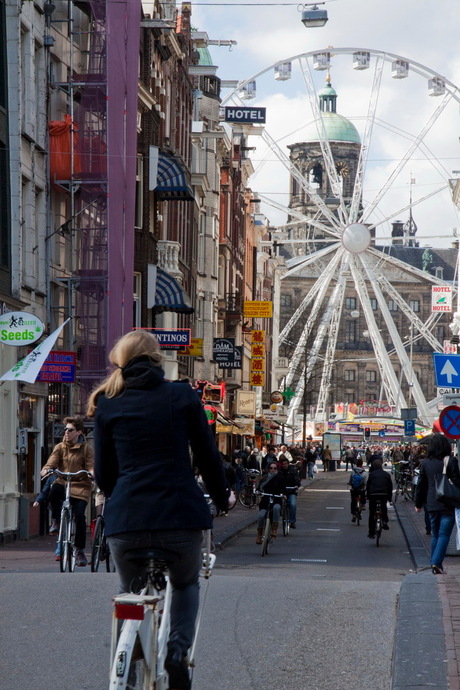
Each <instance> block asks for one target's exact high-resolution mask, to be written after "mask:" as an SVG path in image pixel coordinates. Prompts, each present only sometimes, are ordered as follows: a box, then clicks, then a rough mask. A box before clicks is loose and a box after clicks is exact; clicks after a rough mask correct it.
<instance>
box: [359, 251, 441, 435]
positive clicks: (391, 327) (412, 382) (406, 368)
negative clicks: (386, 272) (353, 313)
mask: <svg viewBox="0 0 460 690" xmlns="http://www.w3.org/2000/svg"><path fill="white" fill-rule="evenodd" d="M360 259H361V262H362V264H363V267H364V269H365V271H366V273H367V276H368V279H369V281H370V283H371V285H372V287H373V290H374V294H375V296H376V298H377V302H378V304H379V307H380V311H381V313H382V316H383V319H384V321H385V324H386V327H387V329H388V333H389V335H390V337H391V340H392V342H393V344H394V346H395V350H396V354H397V356H398V359H399V361H400V364H401V370H402V372H403V373H404V376H405V378H406V380H407V383H408V385H409V390H411V391H412V395H413V397H414V400H415V403H416V405H417V409H418V412H419V417H420V419H421V420H422V422H423V423H424V424H426V425H427V426H429V425H430V423H431V414H430V410H429V408H428V405H427V402H426V400H425V396H424V394H423V391H422V389H421V387H420V384H419V382H418V379H417V377H416V376H415V375H414V372H413V369H412V366H411V363H410V361H409V358H408V356H407V352H406V349H405V347H404V344H403V342H402V340H401V337H400V335H399V332H398V329H397V328H396V325H395V323H394V321H393V319H392V316H391V313H390V310H389V309H388V305H387V303H386V301H385V298H384V296H383V293H382V291H381V289H380V286H379V284H378V282H377V277H376V275H375V273H374V271H373V269H372V267H371V266H370V265H369V263H368V261H367V260H366V257H362V256H361V257H360ZM385 353H386V348H385V352H382V353H379V355H380V354H381V355H383V356H385ZM386 357H387V358H388V354H386ZM388 359H389V358H388ZM402 401H403V402H404V403H405V401H404V400H403V399H402Z"/></svg>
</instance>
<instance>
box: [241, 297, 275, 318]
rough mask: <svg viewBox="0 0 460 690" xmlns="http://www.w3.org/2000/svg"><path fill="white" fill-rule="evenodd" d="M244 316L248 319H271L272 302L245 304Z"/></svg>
mask: <svg viewBox="0 0 460 690" xmlns="http://www.w3.org/2000/svg"><path fill="white" fill-rule="evenodd" d="M243 313H244V316H246V317H248V318H250V319H271V318H272V315H273V302H270V301H268V300H267V301H264V302H245V303H244V312H243Z"/></svg>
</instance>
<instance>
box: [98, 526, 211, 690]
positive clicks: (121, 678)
mask: <svg viewBox="0 0 460 690" xmlns="http://www.w3.org/2000/svg"><path fill="white" fill-rule="evenodd" d="M210 546H211V531H210V530H207V531H205V532H204V540H203V566H202V569H201V572H200V579H201V578H202V579H203V580H204V587H202V588H201V596H200V608H199V612H198V616H197V621H196V627H195V637H194V640H193V644H192V646H191V648H190V650H189V653H188V656H187V663H188V668H189V674H190V679H191V678H192V674H193V669H194V666H195V647H196V641H197V636H198V631H199V627H200V622H201V616H202V612H203V610H204V606H205V603H206V596H207V589H208V584H209V578H210V576H211V572H212V568H213V566H214V563H215V560H216V557H215V555H214V554H212V553H211V551H210ZM133 553H134V552H133ZM164 557H165V554H162V553H161V552H159V551H158V550H156V549H142V550H137V553H136V555H133V557H132V560H135V561H136V563H139V564H140V565H141V566H142V569H143V570H144V573H145V578H144V581H145V586H144V587H143V589H142V591H141V592H140V594H119V595H117V596H115V597H114V599H113V603H114V611H113V618H112V643H111V650H110V651H111V654H110V658H111V671H110V685H109V688H110V689H111V690H113V689H114V688H117V689H118V690H121V689H122V688H124V689H126V690H141V689H142V690H168V687H169V680H168V673H167V671H166V669H165V660H166V653H167V643H168V638H169V613H170V607H171V595H172V587H171V583H170V582H169V578H168V576H167V570H168V565H167V562H166V561H165V560H164Z"/></svg>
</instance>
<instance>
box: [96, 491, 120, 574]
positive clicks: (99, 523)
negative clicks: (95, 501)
mask: <svg viewBox="0 0 460 690" xmlns="http://www.w3.org/2000/svg"><path fill="white" fill-rule="evenodd" d="M105 501H106V499H105V497H104V500H103V503H102V511H101V514H100V515H98V516H97V518H96V525H95V527H94V536H93V545H92V548H91V572H92V573H97V571H98V570H99V566H100V564H101V563H105V569H106V571H107V572H108V573H114V572H115V563H114V562H113V559H112V556H111V555H110V548H109V543H108V541H107V539H106V537H105V520H104V508H105Z"/></svg>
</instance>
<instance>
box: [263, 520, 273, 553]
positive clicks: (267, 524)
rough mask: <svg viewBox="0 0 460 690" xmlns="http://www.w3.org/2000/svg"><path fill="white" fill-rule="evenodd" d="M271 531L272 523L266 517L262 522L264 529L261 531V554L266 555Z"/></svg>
mask: <svg viewBox="0 0 460 690" xmlns="http://www.w3.org/2000/svg"><path fill="white" fill-rule="evenodd" d="M271 533H272V523H271V521H270V518H269V517H266V518H265V522H264V530H263V532H262V550H261V555H262V556H266V554H267V553H268V544H269V541H270V537H271Z"/></svg>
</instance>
